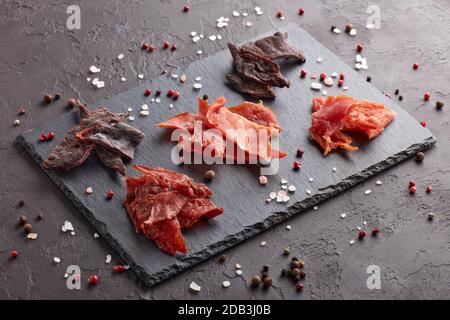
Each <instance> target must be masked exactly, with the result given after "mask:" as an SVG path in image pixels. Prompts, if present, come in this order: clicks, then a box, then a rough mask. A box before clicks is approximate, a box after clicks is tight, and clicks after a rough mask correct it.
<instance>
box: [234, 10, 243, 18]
mask: <svg viewBox="0 0 450 320" xmlns="http://www.w3.org/2000/svg"><path fill="white" fill-rule="evenodd" d="M240 15H241V14H240V13H239V12H237V11H233V17H239V16H240Z"/></svg>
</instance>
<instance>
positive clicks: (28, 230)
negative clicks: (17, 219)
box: [23, 223, 33, 234]
mask: <svg viewBox="0 0 450 320" xmlns="http://www.w3.org/2000/svg"><path fill="white" fill-rule="evenodd" d="M32 230H33V226H32V225H31V223H26V224H25V225H24V226H23V231H25V233H26V234H28V233H31V231H32Z"/></svg>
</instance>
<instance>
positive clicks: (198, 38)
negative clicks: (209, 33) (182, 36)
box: [192, 36, 200, 43]
mask: <svg viewBox="0 0 450 320" xmlns="http://www.w3.org/2000/svg"><path fill="white" fill-rule="evenodd" d="M199 40H200V37H199V36H195V37H193V38H192V42H193V43H197V42H198V41H199Z"/></svg>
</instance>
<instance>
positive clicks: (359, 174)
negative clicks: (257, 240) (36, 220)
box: [18, 24, 436, 286]
mask: <svg viewBox="0 0 450 320" xmlns="http://www.w3.org/2000/svg"><path fill="white" fill-rule="evenodd" d="M280 31H287V32H288V33H289V42H290V43H291V44H292V45H294V46H296V47H298V48H300V49H301V50H303V52H304V53H305V55H306V59H307V62H306V63H305V64H304V65H302V66H299V65H296V64H292V65H283V68H282V72H283V74H284V75H285V76H286V77H287V78H289V79H290V80H291V82H292V86H291V88H289V89H286V88H285V89H278V90H277V95H278V97H277V99H276V100H275V101H273V102H268V103H266V105H268V106H270V107H272V108H273V110H274V111H275V113H276V114H277V116H278V119H279V122H280V124H281V127H282V128H283V132H282V134H281V136H280V149H281V150H283V151H286V152H288V153H289V155H288V157H287V158H286V159H284V160H282V161H281V165H280V170H279V172H278V174H276V175H275V176H272V177H270V178H269V183H268V185H266V186H265V187H262V186H260V185H259V183H258V180H257V179H258V174H259V170H258V168H256V167H254V166H253V167H249V166H242V165H241V166H240V165H220V166H216V167H215V168H214V169H215V171H216V173H217V177H216V179H215V180H214V181H213V182H212V183H211V184H210V187H211V189H212V190H213V191H214V193H215V196H214V197H213V200H214V202H215V203H216V204H217V205H219V206H223V207H224V208H225V212H224V214H223V215H222V216H219V217H217V218H215V219H213V220H212V221H210V222H208V223H206V222H205V223H200V224H199V225H197V226H196V227H194V228H193V229H192V230H189V231H187V232H184V235H185V238H186V241H187V245H188V249H189V254H188V255H187V256H185V257H182V256H179V257H175V258H174V257H171V256H169V255H166V254H165V253H163V252H162V251H161V250H159V249H158V248H156V246H155V245H154V244H153V242H152V241H150V240H148V239H146V238H144V237H143V236H142V235H136V234H135V232H134V229H133V226H132V223H131V221H130V220H129V219H128V215H127V213H126V212H125V210H124V208H123V207H122V201H123V197H124V195H125V187H124V185H123V182H122V179H121V178H120V177H119V176H118V175H116V174H113V173H111V172H110V171H108V170H107V169H105V168H104V167H103V166H101V165H100V164H99V161H98V160H97V159H96V157H95V156H92V157H90V158H89V159H88V161H87V162H86V163H85V164H84V165H83V166H81V167H79V168H77V169H75V170H72V171H70V172H66V173H54V172H47V174H48V175H49V177H50V178H51V179H52V180H53V181H54V182H55V183H56V184H57V186H58V187H59V188H60V189H61V190H62V191H63V192H64V194H65V195H66V196H67V197H68V198H69V199H70V200H71V201H72V202H73V203H74V205H75V206H76V207H77V208H78V209H79V210H80V212H81V213H82V214H83V215H84V216H85V217H86V218H87V219H88V220H89V221H90V223H91V224H92V225H93V226H94V227H95V228H96V230H97V231H98V233H99V234H100V235H101V236H103V237H104V238H105V239H106V241H107V242H108V243H109V244H110V245H111V246H112V248H113V249H115V250H116V251H117V252H118V254H119V255H120V256H121V257H122V258H123V259H124V260H125V261H127V263H129V264H130V266H131V268H132V269H133V271H134V272H135V273H136V274H137V275H138V276H139V277H140V278H141V279H142V280H143V281H144V282H145V283H146V284H147V285H149V286H151V285H154V284H156V283H158V282H160V281H162V280H164V279H167V278H168V277H170V276H172V275H174V274H176V273H178V272H180V271H181V270H183V269H185V268H187V267H189V266H192V265H194V264H196V263H199V262H201V261H203V260H205V259H207V258H209V257H211V256H212V255H214V254H217V253H218V252H220V251H221V250H224V249H226V248H229V247H231V246H233V245H236V244H237V243H239V242H240V241H243V240H244V239H247V238H249V237H251V236H253V235H255V234H257V233H259V232H261V231H263V230H265V229H267V228H268V227H270V226H272V225H274V224H276V223H279V222H281V221H283V220H285V219H287V218H289V217H291V216H292V215H294V214H297V213H299V212H301V211H302V210H304V209H306V208H308V207H311V206H313V205H315V204H317V203H319V202H320V201H323V200H325V199H327V198H329V197H331V196H333V195H335V194H337V193H339V192H341V191H343V190H345V189H347V188H349V187H351V186H353V185H355V184H357V183H359V182H361V181H363V180H364V179H366V178H367V177H369V176H372V175H374V174H376V173H378V172H380V171H382V170H385V169H387V168H389V167H391V166H393V165H395V164H397V163H399V162H400V161H402V160H404V159H406V158H408V157H410V156H412V155H414V154H415V153H416V152H418V151H420V150H423V149H426V148H428V147H430V146H431V145H433V144H434V143H435V142H436V140H435V139H434V138H433V136H432V134H431V133H430V132H429V131H428V130H427V129H425V128H423V127H422V126H421V125H420V124H419V123H417V122H416V121H415V120H414V119H413V118H412V117H411V116H409V114H408V113H407V112H405V111H404V110H403V109H402V108H400V107H399V106H397V105H396V104H395V103H394V102H393V101H392V100H390V99H388V98H386V97H385V96H384V95H383V94H382V93H381V92H380V91H379V90H378V89H376V88H375V87H374V86H372V85H371V84H370V83H367V82H366V81H365V79H363V78H362V77H361V76H360V75H359V74H357V72H355V71H354V70H353V69H352V68H350V67H349V66H347V65H346V64H345V63H343V62H342V61H341V60H340V59H339V58H338V57H336V56H335V55H334V54H333V53H331V52H330V51H329V50H327V49H326V48H325V47H324V46H323V45H321V44H320V43H318V42H317V41H316V40H315V39H314V38H312V37H311V35H309V34H308V33H307V32H305V31H304V30H302V29H300V28H299V27H298V26H296V25H294V24H290V25H288V26H286V27H284V28H280ZM271 33H273V32H271ZM271 33H268V34H265V35H269V34H271ZM265 35H261V36H259V37H258V38H260V37H262V36H265ZM319 56H321V57H322V58H323V62H322V63H320V64H319V63H317V62H316V58H317V57H319ZM301 67H303V68H306V69H307V70H308V71H309V73H310V74H313V73H314V74H320V73H321V72H326V73H328V74H331V73H332V72H334V71H335V72H345V74H346V80H345V82H346V85H348V86H349V89H348V91H347V92H346V94H348V95H352V96H355V97H358V98H365V99H369V100H374V101H379V102H382V103H384V104H385V105H387V107H389V108H391V109H393V110H395V111H396V112H397V118H396V119H395V120H394V121H393V123H391V124H390V125H389V126H388V127H387V128H386V130H385V132H384V133H383V134H382V135H381V136H379V137H378V138H376V139H374V140H372V141H371V142H370V143H362V144H360V150H359V151H357V152H353V153H350V154H345V153H332V154H330V155H329V156H328V157H326V158H324V157H322V155H321V150H319V149H318V148H317V147H316V146H315V145H313V144H312V143H311V142H310V141H309V138H308V131H307V129H308V128H309V126H310V123H311V116H310V107H311V99H312V97H313V96H314V95H318V94H320V93H318V92H314V91H313V90H311V89H310V82H311V80H310V79H300V78H299V77H298V74H299V70H300V68H301ZM231 68H232V64H231V56H230V54H229V52H228V50H225V51H222V52H219V53H217V54H216V55H213V56H210V57H207V58H205V59H202V60H199V61H196V62H194V63H192V64H190V65H189V66H187V67H186V68H184V69H181V70H177V71H176V73H177V74H179V75H181V74H183V73H185V74H186V75H187V76H188V79H189V81H188V82H187V83H185V84H180V83H179V81H177V80H174V79H172V78H171V77H170V76H162V77H160V78H159V79H155V80H154V81H152V82H151V83H150V84H149V83H146V84H143V85H141V86H140V87H136V88H133V89H130V90H128V91H126V92H123V93H121V94H118V95H116V96H114V97H112V98H111V99H109V100H104V101H100V102H98V103H97V104H96V106H95V107H98V106H102V105H107V106H108V108H110V109H111V110H113V111H115V112H124V111H126V110H127V108H128V107H132V108H133V109H134V110H135V113H136V120H135V121H134V122H132V124H133V125H134V126H136V127H138V128H139V129H141V130H142V131H144V132H145V134H146V138H145V140H144V141H143V142H142V143H141V145H140V146H139V148H138V151H137V154H136V158H135V160H134V163H137V164H143V165H150V166H163V167H166V168H169V169H172V170H176V171H180V172H183V173H186V174H188V175H190V176H192V177H194V179H195V180H196V181H201V180H202V175H203V172H204V171H205V170H206V168H207V167H206V166H204V165H197V166H194V165H185V166H181V167H178V166H175V165H174V164H172V162H171V160H170V152H171V149H172V148H173V146H174V144H173V143H172V142H170V141H169V139H170V135H169V134H168V133H167V132H165V131H164V130H161V129H158V128H156V126H155V125H156V123H158V122H160V121H162V120H164V119H166V118H168V117H169V116H172V115H175V114H177V113H179V112H182V111H196V110H197V103H196V97H197V96H198V95H201V94H205V93H207V94H208V95H209V96H210V98H215V97H217V96H219V95H224V96H225V97H227V99H228V104H227V105H233V104H238V103H239V102H241V101H242V100H243V98H242V96H240V95H239V94H238V93H236V92H234V91H233V90H231V89H230V88H229V87H228V86H227V85H226V84H225V75H226V73H228V72H229V71H230V70H231ZM196 76H201V77H202V80H201V83H202V84H203V88H202V90H201V91H200V92H197V91H194V90H193V89H192V83H193V79H194V78H195V77H196ZM146 87H150V88H152V89H153V90H157V89H160V90H162V91H163V92H165V91H166V90H167V89H169V88H172V89H176V90H178V91H180V92H181V97H180V99H179V100H178V101H177V102H175V103H173V102H172V101H170V100H169V99H167V98H166V97H164V96H162V97H161V100H162V101H161V103H159V104H158V103H149V100H150V99H149V98H146V97H144V96H143V91H144V89H145V88H146ZM327 91H328V94H329V95H337V94H340V93H341V92H342V90H341V89H339V88H338V87H337V86H334V87H332V88H327ZM144 103H147V104H149V106H150V110H151V116H149V117H140V116H139V115H138V110H139V108H140V106H141V105H142V104H144ZM170 103H173V104H174V108H173V109H169V104H170ZM76 121H77V114H76V113H75V112H72V113H70V114H68V115H66V116H63V117H61V118H59V119H56V120H54V121H51V122H49V123H47V124H44V125H43V126H42V127H40V128H36V129H33V130H30V131H27V132H25V133H24V134H22V135H20V136H19V137H18V141H19V143H20V145H22V146H23V147H24V148H25V149H26V150H27V152H28V153H29V154H30V155H31V157H32V158H33V159H34V160H35V161H36V162H37V163H41V161H42V160H43V159H45V158H46V157H47V156H48V154H49V153H50V151H51V149H52V148H53V147H54V146H55V144H56V143H57V141H53V142H50V143H39V142H38V141H37V140H38V136H39V133H40V132H47V131H49V130H50V129H51V130H53V131H55V132H56V135H57V137H62V136H63V135H64V134H65V133H66V131H67V130H68V129H69V128H71V127H72V126H73V125H74V124H75V123H76ZM299 146H301V147H302V148H304V149H305V155H304V157H303V159H301V161H302V165H303V168H302V170H301V171H300V172H295V171H293V170H292V167H291V165H292V162H293V161H294V159H295V150H296V148H297V147H299ZM332 167H336V168H337V171H336V172H332ZM128 170H129V174H132V169H128ZM310 177H313V178H314V181H313V182H309V181H308V178H310ZM281 178H285V179H287V180H288V181H289V184H294V185H295V186H296V187H297V191H296V192H295V193H294V194H292V195H291V201H290V202H289V203H288V204H287V205H286V204H278V203H275V202H272V203H270V204H266V202H265V199H266V197H267V195H268V194H269V193H270V191H273V190H275V191H276V190H279V185H280V180H281ZM87 186H92V187H93V189H94V193H93V194H91V195H86V194H85V189H86V187H87ZM110 189H112V190H114V191H115V193H116V196H115V197H114V198H113V199H112V200H111V201H107V200H105V193H106V191H107V190H110ZM306 189H310V190H311V191H312V194H311V195H308V194H306V192H305V190H306ZM311 227H313V226H311Z"/></svg>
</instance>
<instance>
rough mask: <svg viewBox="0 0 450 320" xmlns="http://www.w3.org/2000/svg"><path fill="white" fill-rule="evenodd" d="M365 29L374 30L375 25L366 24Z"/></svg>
mask: <svg viewBox="0 0 450 320" xmlns="http://www.w3.org/2000/svg"><path fill="white" fill-rule="evenodd" d="M366 28H367V29H374V28H375V25H374V24H373V23H368V24H366Z"/></svg>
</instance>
